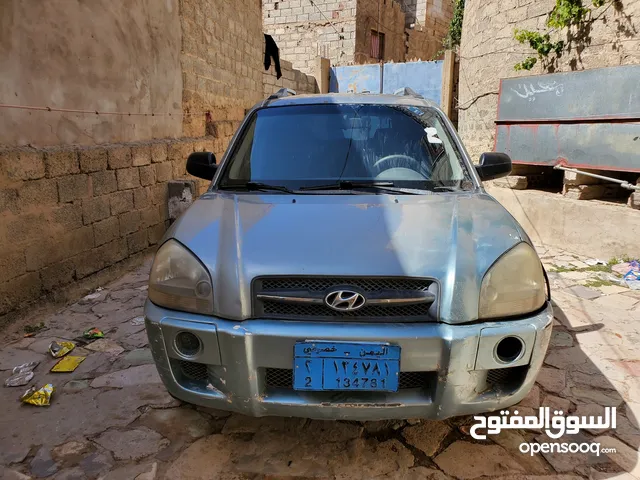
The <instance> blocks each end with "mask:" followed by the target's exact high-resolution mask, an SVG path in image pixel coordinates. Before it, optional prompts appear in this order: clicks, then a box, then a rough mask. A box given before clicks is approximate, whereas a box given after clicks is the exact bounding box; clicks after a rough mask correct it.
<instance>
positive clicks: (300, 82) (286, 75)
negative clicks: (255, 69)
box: [262, 60, 319, 97]
mask: <svg viewBox="0 0 640 480" xmlns="http://www.w3.org/2000/svg"><path fill="white" fill-rule="evenodd" d="M280 70H281V71H282V77H280V78H279V79H277V78H276V71H275V67H274V65H273V64H271V68H270V69H269V70H267V71H265V72H263V75H262V83H263V87H264V96H265V97H267V96H269V95H271V94H272V93H275V92H277V91H278V90H280V89H281V88H290V89H291V90H294V91H295V92H296V93H297V94H298V95H302V94H305V93H318V92H319V89H318V83H317V82H316V79H315V78H314V77H312V76H311V75H307V74H305V73H302V72H301V71H300V70H296V69H295V68H293V66H292V65H291V62H287V61H286V60H281V61H280Z"/></svg>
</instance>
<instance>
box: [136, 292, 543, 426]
mask: <svg viewBox="0 0 640 480" xmlns="http://www.w3.org/2000/svg"><path fill="white" fill-rule="evenodd" d="M145 318H146V328H147V334H148V336H149V344H150V346H151V351H152V353H153V358H154V360H155V362H156V366H157V368H158V372H159V373H160V377H161V378H162V381H163V382H164V384H165V386H166V388H167V389H168V390H169V392H170V393H171V394H172V395H173V396H175V397H176V398H179V399H181V400H184V401H186V402H189V403H194V404H197V405H202V406H206V407H212V408H218V409H222V410H231V411H235V412H239V413H242V414H245V415H251V416H267V415H276V416H296V417H308V418H317V419H347V420H383V419H403V418H432V419H443V418H447V417H451V416H456V415H469V414H476V413H481V412H488V411H494V410H499V409H502V408H505V407H508V406H511V405H513V404H515V403H518V402H519V401H520V400H521V399H522V398H524V397H525V396H526V395H527V393H528V392H529V390H530V389H531V387H532V386H533V383H534V381H535V378H536V376H537V374H538V371H539V370H540V366H541V365H542V362H543V359H544V356H545V353H546V351H547V346H548V344H549V339H550V336H551V328H552V320H553V314H552V310H551V306H550V304H547V306H546V308H545V309H544V310H543V311H541V312H539V313H538V314H535V315H532V316H530V317H528V318H525V319H519V320H509V321H502V322H501V321H496V322H483V323H477V324H473V325H448V324H441V323H422V324H406V323H405V324H399V323H388V324H379V323H376V324H366V323H353V322H349V323H328V322H324V323H323V322H302V321H301V322H291V321H283V320H247V321H244V322H236V321H230V320H223V319H219V318H215V317H209V316H203V315H196V314H190V313H183V312H176V311H172V310H166V309H163V308H160V307H157V306H156V305H154V304H152V303H151V302H149V301H147V304H146V307H145ZM180 332H190V333H194V334H195V335H196V336H198V338H199V339H200V341H201V345H202V348H201V349H200V351H199V352H198V353H197V354H195V355H193V356H191V357H189V358H186V357H184V356H182V355H180V353H178V351H177V349H176V347H175V337H176V335H177V334H178V333H180ZM505 336H516V337H518V338H520V339H521V340H522V342H523V344H524V350H523V354H522V355H521V356H520V357H518V358H517V359H516V360H514V361H513V362H511V363H509V364H504V363H501V362H499V361H498V360H497V359H496V358H495V355H494V352H495V347H496V344H497V342H498V341H499V340H501V339H502V338H504V337H505ZM301 340H330V341H357V342H389V343H391V344H394V345H399V346H400V347H401V358H400V365H401V379H402V375H403V374H406V375H407V376H408V377H407V378H409V377H410V378H412V379H413V381H412V383H410V384H407V385H408V387H409V388H402V385H401V388H400V390H398V391H397V392H393V393H383V392H326V391H323V392H301V391H295V390H293V389H292V388H291V387H290V386H288V385H287V382H286V375H287V372H288V371H290V370H291V369H292V366H293V348H294V344H295V343H296V342H297V341H301ZM408 372H412V373H408ZM276 377H277V378H279V379H280V380H279V381H276V382H274V381H273V379H274V378H276ZM283 379H284V381H283ZM416 379H417V381H418V382H419V383H416ZM401 384H402V381H401Z"/></svg>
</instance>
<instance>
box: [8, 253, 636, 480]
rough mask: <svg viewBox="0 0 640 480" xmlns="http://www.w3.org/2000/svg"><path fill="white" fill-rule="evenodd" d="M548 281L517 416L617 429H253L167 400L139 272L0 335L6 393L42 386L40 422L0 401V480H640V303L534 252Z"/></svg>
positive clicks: (600, 275) (390, 425) (252, 424)
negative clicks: (547, 318) (18, 370)
mask: <svg viewBox="0 0 640 480" xmlns="http://www.w3.org/2000/svg"><path fill="white" fill-rule="evenodd" d="M538 251H539V253H540V255H541V256H542V257H543V261H544V263H545V264H546V266H547V268H548V270H549V271H550V273H549V277H550V281H551V284H552V296H553V299H554V303H555V317H556V319H555V321H554V332H553V337H552V343H551V347H550V349H549V352H548V355H547V358H546V360H545V365H544V367H543V369H542V371H541V374H540V376H539V378H538V383H537V385H536V386H535V387H534V389H533V390H532V392H531V394H530V395H528V397H527V398H526V399H525V400H523V401H522V402H521V403H520V404H519V405H518V407H517V409H518V410H519V411H520V412H521V413H524V414H527V415H531V414H536V415H537V412H538V410H537V409H538V408H539V407H540V406H545V407H551V408H552V409H558V410H563V411H564V412H565V414H566V413H567V412H569V413H571V414H575V415H602V414H603V411H604V407H605V406H611V407H616V408H617V426H616V428H615V429H609V430H593V429H592V430H586V431H581V432H580V433H578V434H575V435H566V434H565V435H564V436H563V437H561V438H560V439H558V440H552V439H549V438H548V437H546V434H544V433H541V432H539V431H525V430H504V431H503V432H501V433H500V434H499V435H493V436H491V435H489V436H488V437H487V440H482V441H480V440H474V439H473V438H472V437H471V436H470V435H469V426H470V425H471V424H472V423H473V419H472V418H470V417H461V418H454V419H450V420H447V421H441V422H435V421H424V420H420V419H408V420H406V421H388V422H363V423H360V422H342V421H338V422H332V421H316V420H306V419H297V418H276V417H267V418H248V417H244V416H242V415H237V414H230V413H227V412H222V411H216V410H210V409H204V408H199V407H194V406H191V405H187V404H181V403H180V402H178V401H177V400H175V399H173V398H172V397H170V396H169V395H168V394H167V393H166V391H165V389H164V387H163V385H162V384H161V382H160V378H159V377H158V374H157V372H156V369H155V366H154V365H153V361H152V358H151V355H150V352H149V350H148V347H147V337H146V333H145V331H144V325H143V324H142V323H141V322H140V320H139V317H141V316H142V314H143V304H144V301H145V299H146V282H147V273H148V270H149V266H150V263H149V262H147V263H146V264H145V265H144V266H142V267H140V268H139V269H137V270H136V271H133V272H130V273H128V274H127V275H125V276H124V277H122V278H121V279H119V280H118V281H116V282H114V283H112V284H110V285H105V286H104V288H103V289H102V290H100V291H98V292H96V294H94V295H90V296H88V297H85V298H84V299H82V300H80V301H79V302H77V303H75V304H73V305H70V306H68V307H66V308H63V309H61V310H60V311H57V312H49V313H42V314H41V315H38V316H36V317H35V318H34V316H32V317H31V318H30V319H29V322H28V323H29V324H34V325H35V324H38V323H40V322H43V323H44V325H45V327H46V329H44V330H42V331H40V332H38V333H37V334H36V335H35V336H33V337H30V338H24V337H23V332H22V328H23V327H24V326H25V325H24V322H23V324H16V325H12V326H11V328H9V329H7V330H5V332H3V338H4V341H3V342H2V345H3V346H2V348H1V350H0V371H1V374H2V380H3V382H4V380H5V379H6V378H7V377H9V375H10V369H11V368H12V367H14V366H16V365H19V364H23V363H25V362H29V361H39V362H40V364H39V365H38V367H37V368H36V369H35V377H34V379H33V380H32V381H31V382H30V384H29V385H37V386H39V387H40V386H42V385H44V384H45V383H52V384H53V385H54V386H55V392H54V394H53V396H52V399H51V405H50V406H48V407H35V406H31V405H25V404H22V403H20V401H19V398H20V396H21V394H22V393H23V392H24V391H25V390H26V389H27V386H23V387H13V388H10V387H2V388H0V404H1V405H2V407H3V408H2V410H3V411H2V413H1V414H0V424H2V429H0V478H3V479H28V478H53V479H58V480H61V479H65V480H71V479H95V478H101V479H109V480H115V479H137V480H153V479H171V480H178V479H185V480H187V479H193V480H195V479H276V478H278V479H279V478H286V479H311V478H313V479H318V478H323V479H324V478H331V479H372V478H379V479H416V480H417V479H433V480H444V479H450V478H458V479H475V478H503V479H505V480H506V479H509V480H519V479H565V480H568V479H578V478H585V479H586V478H592V479H596V480H599V479H614V478H615V479H620V480H627V479H634V478H636V479H640V463H639V462H638V447H639V445H640V429H639V422H638V420H639V419H640V349H638V348H637V346H638V345H639V344H640V291H633V290H629V289H628V288H626V287H624V286H620V285H619V284H616V281H617V280H616V277H615V275H616V274H615V272H614V273H611V272H608V271H607V270H609V268H608V267H605V266H592V265H590V263H593V262H588V260H589V259H584V258H578V257H576V256H574V255H571V254H570V253H567V252H563V251H559V250H554V249H548V248H543V247H538ZM90 327H98V328H100V329H101V330H103V331H104V332H105V338H104V339H101V340H97V341H95V342H93V343H90V344H88V345H85V346H80V345H78V346H76V348H75V349H74V350H73V352H72V353H71V355H81V356H86V360H84V362H83V363H81V364H80V366H79V367H78V368H77V369H76V370H75V371H74V372H73V373H50V372H49V370H50V369H51V367H52V366H53V365H54V364H55V362H56V361H57V360H56V359H53V358H52V357H51V356H50V355H49V353H48V352H47V349H48V346H49V344H50V343H51V341H52V340H60V341H63V340H71V339H74V338H76V337H78V335H80V334H81V333H82V331H83V330H85V329H87V328H90ZM523 442H527V443H540V442H597V443H600V444H601V445H602V447H603V448H615V449H616V453H609V454H601V455H599V456H597V455H596V454H593V453H566V454H562V453H557V452H556V453H543V454H536V455H533V456H532V455H529V454H524V453H521V451H520V450H519V447H520V445H521V444H522V443H523Z"/></svg>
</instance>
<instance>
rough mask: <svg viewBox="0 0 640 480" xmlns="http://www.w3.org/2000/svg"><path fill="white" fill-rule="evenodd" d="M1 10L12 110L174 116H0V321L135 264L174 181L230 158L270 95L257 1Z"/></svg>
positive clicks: (0, 95) (11, 6) (202, 185)
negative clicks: (205, 158)
mask: <svg viewBox="0 0 640 480" xmlns="http://www.w3.org/2000/svg"><path fill="white" fill-rule="evenodd" d="M5 3H7V5H3V7H2V9H3V10H2V18H1V21H2V25H3V28H2V29H0V67H1V68H2V71H3V72H4V74H3V82H0V99H1V100H2V101H3V102H6V103H9V102H11V103H18V104H24V105H40V104H43V105H52V106H61V107H65V108H74V109H87V108H89V109H92V108H96V109H99V110H103V111H110V112H111V111H117V110H124V109H126V110H127V111H131V112H149V113H151V112H159V111H162V110H164V111H165V113H168V112H173V114H172V115H171V116H169V115H166V116H161V115H158V116H155V115H154V116H152V115H149V116H135V117H134V116H132V117H128V116H124V117H123V116H116V115H96V114H95V113H92V114H79V113H74V112H66V113H64V114H60V113H56V112H49V111H35V110H33V111H21V110H15V111H14V110H12V111H10V112H9V113H7V111H4V110H3V111H2V115H0V139H1V140H0V143H1V144H2V145H0V321H2V320H1V319H2V318H6V315H5V314H7V313H8V312H13V311H15V310H17V309H19V308H21V307H25V306H27V305H28V304H29V302H31V301H33V300H37V299H39V298H41V297H43V296H47V297H52V298H55V299H64V298H66V297H65V295H66V294H64V293H63V292H65V291H71V290H74V291H75V292H76V294H77V293H78V292H82V289H85V288H92V287H96V286H98V285H100V284H101V283H103V282H107V281H109V280H111V279H113V278H114V277H115V276H116V275H118V274H119V273H120V272H121V270H122V268H124V267H125V266H127V265H131V264H132V263H136V262H139V261H140V260H141V259H142V258H143V256H144V255H146V254H147V253H149V252H150V251H151V250H152V249H153V247H154V245H156V244H157V242H158V241H159V240H160V238H161V237H162V235H163V234H164V231H165V228H166V227H167V224H168V219H169V211H168V210H169V209H168V205H167V192H168V182H170V181H171V180H174V179H186V178H187V174H186V158H187V156H188V154H189V153H191V152H193V151H196V150H197V151H202V150H207V151H212V152H214V153H215V154H216V157H217V158H221V156H222V154H223V152H224V151H225V149H226V147H227V145H228V143H229V140H230V139H231V137H232V136H233V134H234V132H235V130H236V129H237V127H238V125H239V124H240V122H241V120H242V119H243V117H244V114H245V110H246V109H247V108H249V107H251V106H252V105H253V104H254V103H256V102H257V101H259V100H260V99H261V98H263V95H264V89H263V70H264V67H263V52H264V36H263V32H262V14H261V4H260V2H259V1H257V0H236V1H234V2H226V1H223V0H179V1H178V0H166V1H163V2H157V1H151V0H138V1H136V2H131V5H129V3H130V2H122V1H120V2H107V0H95V1H91V2H80V3H78V2H68V1H66V0H52V1H50V2H28V3H29V10H28V11H26V10H25V8H26V6H25V5H23V4H26V3H27V2H19V1H17V0H15V1H14V0H11V1H8V2H5ZM32 4H34V5H32ZM35 4H37V5H35ZM86 18H97V19H99V20H100V21H95V22H87V21H86ZM74 19H75V20H74ZM5 27H6V28H5ZM287 76H291V72H288V73H287ZM297 78H298V77H296V76H295V74H294V76H293V79H294V80H295V79H297ZM300 78H301V77H300ZM306 80H307V78H306V77H305V81H306ZM14 98H16V99H15V100H13V99H14ZM129 140H135V142H129ZM23 145H27V146H23ZM191 180H192V178H191ZM208 184H209V182H207V181H203V180H197V181H196V191H195V192H194V193H196V194H201V193H202V192H203V191H204V190H206V188H207V186H208Z"/></svg>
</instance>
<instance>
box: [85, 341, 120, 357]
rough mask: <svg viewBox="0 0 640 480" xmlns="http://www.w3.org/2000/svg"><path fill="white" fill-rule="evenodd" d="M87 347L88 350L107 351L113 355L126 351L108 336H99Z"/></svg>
mask: <svg viewBox="0 0 640 480" xmlns="http://www.w3.org/2000/svg"><path fill="white" fill-rule="evenodd" d="M85 348H86V349H87V350H93V351H94V352H103V353H107V354H109V355H112V356H116V355H120V354H121V353H122V352H124V348H122V347H121V346H120V345H118V344H117V343H116V342H114V341H112V340H109V339H108V338H99V339H98V340H96V341H95V342H91V343H90V344H89V345H87V346H86V347H85Z"/></svg>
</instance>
